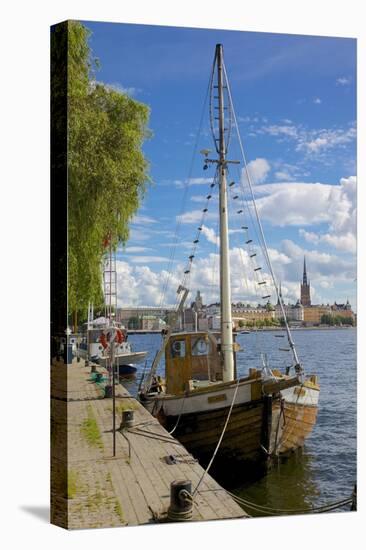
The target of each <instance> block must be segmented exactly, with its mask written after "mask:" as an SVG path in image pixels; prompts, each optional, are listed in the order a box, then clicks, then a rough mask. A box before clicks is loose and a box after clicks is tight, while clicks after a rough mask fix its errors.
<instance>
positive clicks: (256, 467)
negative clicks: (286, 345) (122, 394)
mask: <svg viewBox="0 0 366 550" xmlns="http://www.w3.org/2000/svg"><path fill="white" fill-rule="evenodd" d="M305 386H306V385H304V386H303V385H301V386H295V387H291V388H288V389H285V390H284V391H283V392H279V393H277V394H272V395H263V396H262V397H260V398H259V399H249V400H247V401H246V402H242V403H240V404H238V405H235V406H234V407H233V409H232V413H231V417H230V420H229V423H228V425H227V428H226V431H225V434H224V437H223V439H222V442H221V445H220V448H219V450H218V453H217V455H216V458H215V461H214V465H213V468H214V472H213V475H216V476H217V477H218V478H219V479H223V477H226V476H223V475H222V474H223V473H228V472H229V474H231V475H232V476H237V474H238V472H240V474H241V477H244V478H245V477H247V476H246V475H245V474H247V475H250V476H252V475H253V472H254V471H257V472H259V473H260V474H261V473H263V472H264V471H265V470H266V469H267V467H268V465H269V464H270V462H271V458H273V457H275V456H282V455H286V454H288V453H290V452H292V451H295V450H296V449H298V448H299V447H302V446H303V445H304V441H305V439H306V437H307V436H308V435H309V434H310V432H311V430H312V427H313V425H314V424H315V422H316V415H317V406H316V405H315V403H316V404H317V401H318V394H319V389H317V390H315V389H311V388H306V389H304V388H305ZM299 388H300V390H299ZM286 398H287V399H286ZM163 399H164V398H163ZM181 399H183V398H181ZM184 399H189V397H185V398H184ZM182 404H183V402H182ZM186 406H187V405H186ZM183 409H184V404H183V407H182V408H179V409H178V410H183ZM168 410H169V406H168V407H166V409H165V411H166V412H167V411H168ZM176 410H177V407H176ZM228 412H229V404H228V405H227V406H223V407H222V406H221V407H220V408H215V409H210V410H204V411H198V412H197V411H196V412H189V413H187V414H184V413H182V414H174V415H169V414H168V415H167V414H165V412H164V406H162V407H160V409H159V412H158V413H157V414H156V416H157V418H158V419H159V421H160V422H161V423H162V424H163V425H164V426H165V427H166V428H167V430H168V431H171V430H173V428H175V430H174V432H173V435H174V437H176V438H177V439H178V440H179V441H180V442H181V443H182V444H183V445H184V446H185V447H186V448H187V450H188V451H189V452H190V453H192V454H193V456H194V457H195V458H197V459H198V460H199V461H200V463H201V464H202V465H203V466H206V465H207V464H208V463H209V461H210V459H211V457H212V455H213V453H214V451H215V448H216V445H217V442H218V440H219V438H220V436H221V433H222V430H223V427H224V425H225V422H226V419H227V415H228Z"/></svg>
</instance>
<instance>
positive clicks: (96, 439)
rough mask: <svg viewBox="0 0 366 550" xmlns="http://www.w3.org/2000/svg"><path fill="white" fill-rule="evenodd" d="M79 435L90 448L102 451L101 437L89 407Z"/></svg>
mask: <svg viewBox="0 0 366 550" xmlns="http://www.w3.org/2000/svg"><path fill="white" fill-rule="evenodd" d="M81 433H82V434H83V436H84V437H85V439H86V440H87V442H88V443H89V445H91V446H92V447H98V448H99V449H103V441H102V436H101V433H100V430H99V426H98V423H97V421H96V419H95V416H94V414H93V410H92V408H91V406H90V405H89V407H88V417H87V418H86V419H85V420H84V422H83V423H82V425H81Z"/></svg>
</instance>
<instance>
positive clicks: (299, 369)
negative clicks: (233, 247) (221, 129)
mask: <svg viewBox="0 0 366 550" xmlns="http://www.w3.org/2000/svg"><path fill="white" fill-rule="evenodd" d="M222 70H223V73H224V75H225V80H226V86H227V94H228V98H229V103H230V105H231V113H232V118H233V122H234V125H235V128H236V133H237V136H238V141H239V147H240V151H241V155H242V158H243V163H244V169H245V174H246V178H247V182H248V186H249V191H250V196H251V199H252V203H253V207H254V212H255V217H256V220H257V223H258V227H259V232H260V236H261V239H262V249H263V253H264V257H265V260H266V262H267V265H268V269H269V271H270V273H271V277H272V281H273V285H274V288H275V291H276V296H277V299H278V302H279V305H280V308H281V313H282V316H283V319H284V323H285V329H286V334H287V339H288V343H289V346H290V349H291V351H292V354H293V357H294V362H295V365H294V368H295V370H296V372H299V373H302V372H303V368H302V366H301V364H300V361H299V357H298V355H297V351H296V348H295V343H294V341H293V340H292V335H291V331H290V327H289V325H288V321H287V317H286V313H285V308H284V304H283V299H282V296H281V295H280V292H279V288H278V285H277V281H276V277H275V274H274V271H273V267H272V263H271V260H270V258H269V254H268V247H267V243H266V239H265V236H264V232H263V227H262V223H261V221H260V218H259V214H258V209H257V204H256V201H255V198H254V192H253V185H252V181H251V177H250V171H249V170H248V164H247V161H246V156H245V153H244V148H243V144H242V140H241V137H240V132H239V126H238V122H237V119H236V114H235V110H234V104H233V100H232V95H231V90H230V86H229V81H228V77H227V73H226V68H225V65H224V63H222ZM241 185H242V186H243V182H242V181H241ZM243 191H244V189H243Z"/></svg>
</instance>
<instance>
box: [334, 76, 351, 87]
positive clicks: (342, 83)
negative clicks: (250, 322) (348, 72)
mask: <svg viewBox="0 0 366 550" xmlns="http://www.w3.org/2000/svg"><path fill="white" fill-rule="evenodd" d="M336 83H337V86H347V85H348V84H351V78H349V77H345V76H341V77H340V78H337V80H336Z"/></svg>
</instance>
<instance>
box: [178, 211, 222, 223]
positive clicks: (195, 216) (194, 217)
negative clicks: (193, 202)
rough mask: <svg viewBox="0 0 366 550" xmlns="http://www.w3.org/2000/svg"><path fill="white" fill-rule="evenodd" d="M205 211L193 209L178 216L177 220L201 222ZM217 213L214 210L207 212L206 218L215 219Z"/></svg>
mask: <svg viewBox="0 0 366 550" xmlns="http://www.w3.org/2000/svg"><path fill="white" fill-rule="evenodd" d="M202 215H203V212H202V210H191V211H190V212H185V213H184V214H181V215H180V216H177V218H176V219H177V221H180V222H181V223H184V224H188V223H199V222H201V220H202ZM216 216H217V215H216V214H214V213H213V212H206V213H205V219H206V220H213V219H215V217H216Z"/></svg>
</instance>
